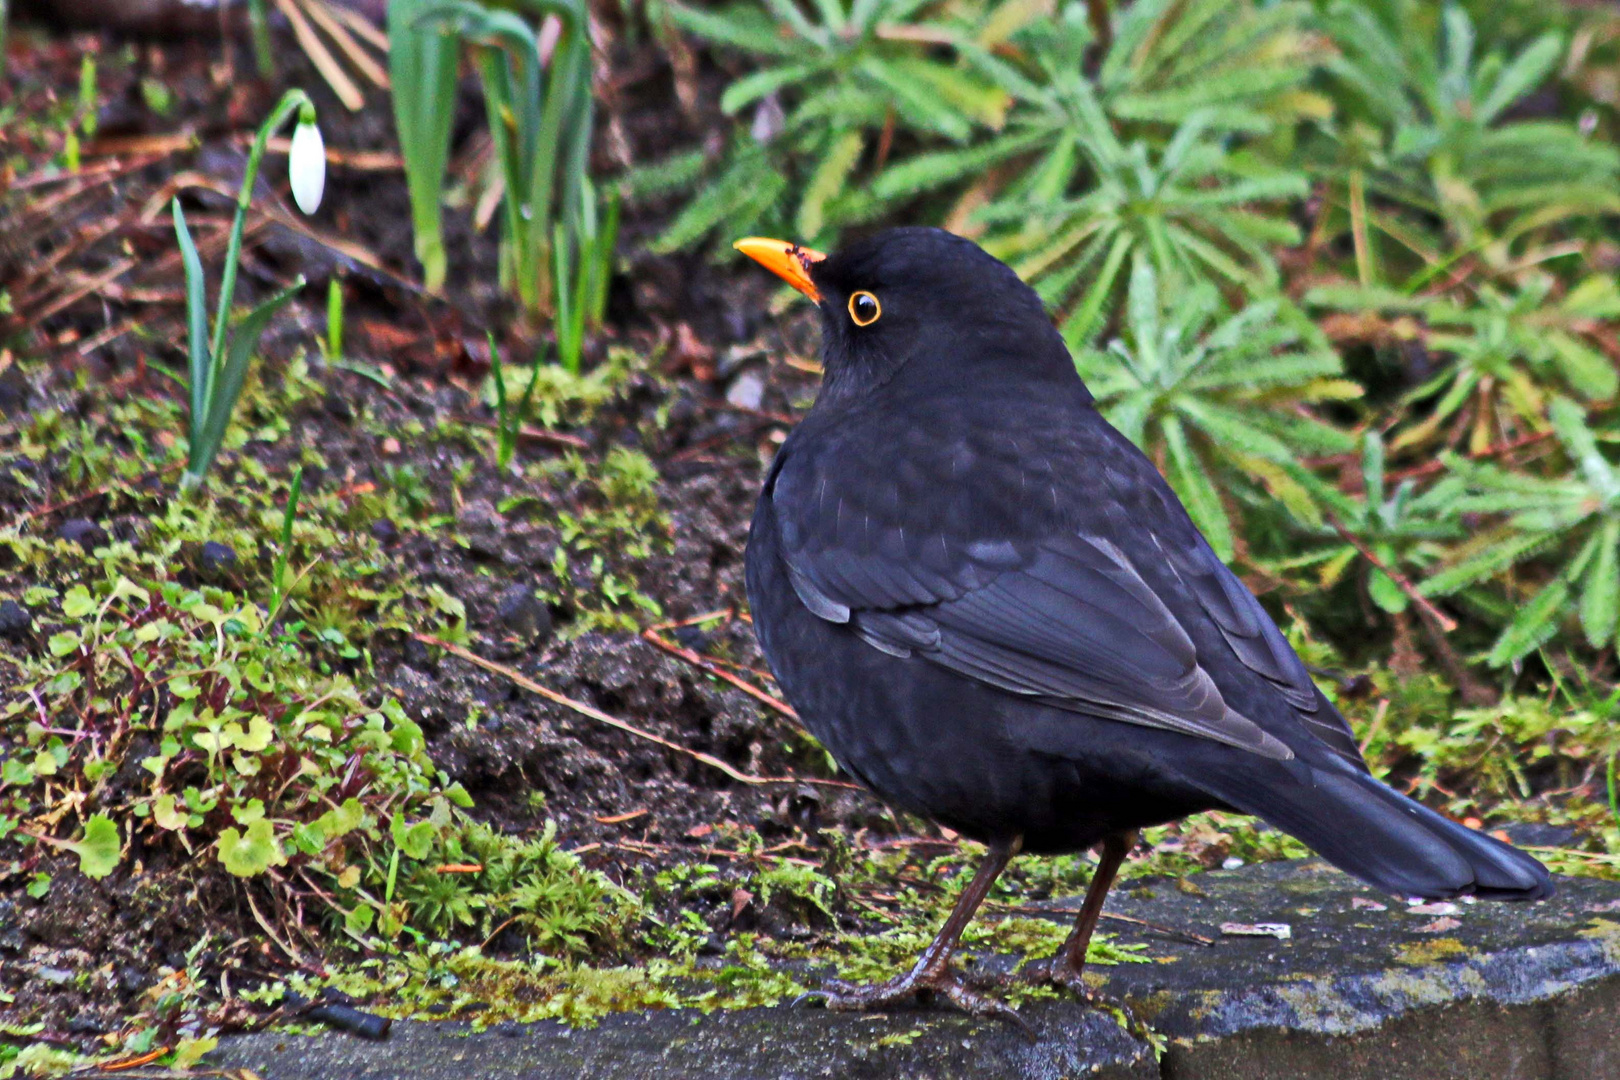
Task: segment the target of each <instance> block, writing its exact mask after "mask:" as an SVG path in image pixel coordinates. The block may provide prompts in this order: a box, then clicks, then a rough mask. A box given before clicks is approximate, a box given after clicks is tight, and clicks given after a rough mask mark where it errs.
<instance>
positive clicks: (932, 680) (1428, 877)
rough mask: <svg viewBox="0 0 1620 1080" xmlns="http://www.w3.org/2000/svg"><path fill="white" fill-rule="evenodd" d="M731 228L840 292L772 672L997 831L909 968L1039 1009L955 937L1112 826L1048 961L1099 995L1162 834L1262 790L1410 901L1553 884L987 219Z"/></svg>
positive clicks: (793, 446) (873, 778) (800, 455)
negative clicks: (1297, 591) (1016, 262)
mask: <svg viewBox="0 0 1620 1080" xmlns="http://www.w3.org/2000/svg"><path fill="white" fill-rule="evenodd" d="M736 247H737V248H738V249H739V250H740V251H742V252H743V253H745V254H747V255H749V256H750V257H752V258H753V259H755V260H756V261H758V262H760V263H762V264H763V265H764V266H765V267H767V268H768V269H770V270H772V271H773V272H775V273H776V274H777V275H779V276H780V277H782V278H783V279H785V280H786V281H787V282H788V283H789V284H791V285H793V286H794V287H795V288H796V289H798V290H799V291H800V292H802V293H804V294H805V295H806V296H808V297H809V298H810V299H811V300H813V301H815V302H816V304H817V306H818V307H819V308H820V311H821V327H822V343H821V362H822V367H823V371H824V375H823V381H822V385H821V389H820V392H819V393H818V395H817V397H816V401H815V404H814V406H813V407H812V408H811V409H810V411H809V412H808V413H807V414H806V415H805V417H804V419H803V420H802V421H800V423H799V424H798V426H797V427H796V428H795V429H794V430H793V432H792V433H791V434H790V435H789V436H788V438H787V441H786V442H784V443H783V444H782V447H781V449H780V451H779V452H778V453H777V455H776V458H775V461H774V462H773V463H772V465H771V467H770V470H769V472H768V473H767V475H766V478H765V483H764V489H763V491H762V492H761V494H760V497H759V502H758V505H757V507H756V509H755V512H754V518H753V522H752V525H751V528H750V530H749V538H748V553H747V587H748V601H749V604H750V605H751V607H752V610H753V618H754V627H755V630H756V632H757V634H758V636H759V642H760V646H761V648H762V650H763V651H764V653H765V657H766V659H767V661H768V662H769V664H770V667H771V671H772V672H773V673H774V674H775V676H776V678H777V680H778V682H779V683H780V684H781V686H782V689H783V691H784V692H785V693H786V696H787V699H788V700H789V701H790V702H791V703H792V704H793V706H794V708H795V709H796V710H797V711H798V713H799V716H800V717H801V718H802V719H803V721H804V723H805V725H806V726H807V727H808V728H809V729H810V731H811V732H812V733H814V735H815V736H816V738H818V739H819V740H821V742H822V744H823V745H824V746H825V747H826V748H827V750H828V751H829V752H831V754H832V755H833V757H834V758H835V759H836V760H837V762H838V764H839V766H840V767H842V768H843V769H844V770H845V771H847V772H848V773H849V774H850V775H851V776H853V777H855V778H857V779H858V780H860V781H861V782H862V783H863V784H865V785H866V786H867V787H870V788H871V789H872V790H873V791H874V792H876V793H877V794H878V795H879V796H881V797H882V798H883V799H885V800H887V801H888V802H890V803H891V804H892V805H895V806H897V807H899V808H901V809H904V810H906V811H909V812H911V813H915V814H919V815H922V816H925V817H929V818H932V819H934V820H935V821H938V822H941V823H943V824H944V825H947V826H949V827H950V828H952V829H954V830H956V831H957V832H958V833H961V834H962V835H964V836H967V837H970V838H972V839H975V840H978V841H981V842H982V843H984V844H985V845H987V846H988V848H989V854H988V855H987V856H986V858H985V859H984V861H983V863H982V864H981V865H980V867H979V869H978V871H977V873H976V874H975V876H974V878H973V880H972V882H971V884H969V885H968V887H967V888H966V889H965V890H964V891H963V893H962V896H961V899H960V901H959V902H958V903H957V905H956V907H955V909H954V910H953V911H952V912H951V914H950V916H949V918H948V919H947V920H946V922H945V924H944V926H943V927H942V928H941V930H940V931H939V934H938V936H937V937H936V938H935V939H934V941H933V942H932V943H931V944H930V945H929V946H928V948H927V949H926V950H924V952H923V953H922V956H921V957H920V958H919V959H918V961H917V963H916V965H915V966H914V967H913V968H912V969H911V970H910V971H909V972H907V973H906V974H904V975H901V976H899V977H897V978H895V979H892V980H890V981H889V982H887V983H883V984H881V985H875V986H855V985H851V984H847V983H840V982H833V983H830V984H829V985H828V987H827V988H826V990H825V992H824V995H823V996H824V997H825V998H826V1001H827V1004H828V1005H829V1006H831V1007H834V1008H862V1007H870V1006H880V1005H884V1004H888V1003H891V1002H896V1001H899V1000H902V999H907V998H910V997H912V996H914V995H922V996H925V997H939V998H944V999H946V1000H948V1001H950V1002H952V1003H954V1004H956V1005H957V1006H958V1007H960V1008H962V1009H965V1010H967V1011H968V1012H971V1013H974V1014H978V1015H991V1014H994V1015H1003V1016H1009V1015H1010V1016H1011V1017H1013V1018H1016V1014H1013V1013H1012V1012H1011V1010H1010V1009H1009V1008H1008V1007H1007V1006H1005V1005H1004V1004H1001V1003H999V1002H997V1001H996V1000H994V999H992V998H990V997H989V996H987V995H985V994H983V993H980V992H979V991H977V990H975V989H973V988H971V987H969V986H967V985H966V984H964V983H962V982H961V981H959V980H958V979H957V978H956V976H955V975H954V974H953V973H952V971H951V969H950V967H949V960H950V954H951V952H952V950H953V949H954V948H955V946H956V943H957V940H958V939H959V937H960V936H961V933H962V931H963V929H964V928H965V926H966V925H967V923H968V921H969V920H970V919H971V918H972V917H973V913H974V910H975V908H977V907H978V905H979V903H980V902H981V901H982V900H983V899H984V897H985V894H986V893H987V892H988V891H989V889H990V886H991V883H992V882H993V881H994V880H995V878H996V876H997V875H998V874H999V873H1000V872H1001V871H1002V869H1003V868H1004V867H1005V866H1006V865H1007V862H1008V860H1009V859H1011V858H1012V856H1013V855H1014V854H1015V853H1017V852H1019V851H1024V852H1031V853H1038V854H1056V853H1063V852H1074V851H1080V850H1084V849H1086V848H1090V847H1093V846H1098V845H1100V847H1101V852H1100V854H1101V859H1100V862H1099V864H1098V866H1097V869H1096V871H1095V873H1094V875H1093V878H1092V882H1091V885H1090V887H1089V889H1088V890H1087V894H1086V897H1085V901H1084V903H1083V905H1082V908H1081V911H1080V913H1079V916H1078V918H1077V920H1076V924H1075V927H1074V930H1073V932H1072V933H1071V934H1070V936H1069V938H1068V941H1067V942H1066V943H1065V944H1064V946H1063V947H1062V948H1061V949H1060V950H1059V951H1058V953H1057V954H1056V955H1055V956H1054V957H1053V958H1052V959H1051V960H1050V961H1047V962H1045V963H1043V964H1040V965H1030V964H1026V965H1025V972H1027V973H1031V974H1033V976H1034V977H1037V978H1039V979H1041V980H1043V981H1050V982H1053V983H1056V984H1058V985H1060V986H1066V987H1069V988H1070V989H1073V990H1075V991H1077V992H1081V993H1084V991H1083V987H1082V983H1081V981H1080V971H1081V965H1082V964H1083V962H1084V960H1085V956H1086V947H1087V944H1088V943H1089V940H1090V937H1091V933H1092V930H1093V929H1094V928H1095V926H1096V922H1097V918H1098V916H1099V915H1100V914H1101V910H1102V905H1103V899H1104V897H1105V895H1106V894H1107V891H1108V888H1109V886H1110V885H1111V884H1112V882H1113V879H1114V875H1115V873H1116V871H1117V870H1118V868H1119V865H1120V863H1121V862H1122V861H1123V859H1124V858H1125V856H1126V854H1127V852H1128V851H1129V850H1130V848H1131V847H1132V846H1133V845H1134V843H1135V833H1136V830H1138V829H1140V828H1142V827H1144V826H1149V825H1157V824H1162V823H1164V822H1168V821H1172V820H1175V819H1177V818H1181V817H1184V816H1186V815H1188V814H1192V813H1195V812H1198V811H1203V810H1227V811H1235V812H1240V813H1245V814H1253V815H1257V816H1259V817H1260V818H1263V819H1264V820H1265V821H1267V822H1269V823H1270V824H1271V825H1273V826H1275V827H1276V828H1278V829H1281V830H1283V831H1284V832H1287V833H1289V834H1291V835H1293V836H1295V837H1297V838H1299V839H1300V840H1301V841H1303V842H1304V843H1306V844H1307V845H1309V846H1310V847H1311V848H1313V849H1315V850H1316V851H1317V852H1318V853H1320V854H1321V855H1322V856H1323V857H1324V858H1325V859H1327V860H1328V861H1329V862H1331V863H1333V864H1334V865H1335V866H1338V867H1339V868H1341V869H1343V870H1345V871H1348V872H1349V873H1351V874H1354V875H1355V876H1357V877H1359V878H1361V879H1362V880H1364V881H1366V882H1368V883H1369V884H1371V885H1374V886H1376V887H1378V888H1380V889H1384V890H1386V891H1388V892H1390V893H1394V894H1396V895H1399V896H1420V897H1425V898H1430V899H1438V898H1445V897H1457V896H1476V897H1479V898H1482V899H1492V900H1535V899H1541V898H1543V897H1547V896H1550V895H1551V894H1552V890H1553V886H1552V881H1551V879H1550V877H1549V876H1548V873H1547V871H1546V868H1545V867H1543V866H1542V865H1541V864H1540V863H1539V862H1537V861H1536V860H1535V859H1533V858H1531V857H1530V856H1528V855H1526V854H1524V853H1522V852H1520V851H1518V850H1516V849H1514V848H1512V847H1510V846H1508V845H1507V844H1504V843H1501V842H1499V841H1497V840H1495V839H1493V838H1491V837H1489V836H1486V835H1484V834H1482V833H1479V832H1476V831H1474V830H1472V829H1468V828H1466V827H1464V826H1462V825H1459V824H1457V823H1455V822H1453V821H1450V820H1448V819H1447V818H1445V817H1442V816H1441V815H1439V814H1437V813H1435V812H1434V811H1432V810H1429V809H1427V808H1425V807H1423V806H1421V805H1420V804H1418V803H1416V802H1414V801H1413V800H1411V799H1408V798H1406V797H1405V796H1403V795H1400V794H1398V793H1397V792H1395V791H1393V790H1391V789H1390V788H1388V787H1386V786H1385V785H1383V784H1382V783H1380V782H1379V781H1377V780H1376V779H1374V778H1373V777H1372V775H1371V774H1370V773H1369V771H1368V769H1367V765H1366V763H1365V762H1364V761H1363V759H1362V757H1361V753H1360V751H1359V749H1358V747H1357V745H1356V741H1355V739H1354V738H1353V736H1352V735H1351V732H1350V728H1349V725H1347V724H1346V723H1345V720H1344V717H1343V716H1341V715H1340V714H1339V711H1338V710H1337V709H1336V708H1334V706H1333V704H1332V703H1331V702H1329V701H1328V700H1327V699H1326V698H1325V697H1324V696H1323V695H1322V693H1321V691H1319V690H1318V689H1317V687H1316V685H1315V684H1314V683H1313V682H1312V681H1311V678H1310V676H1309V675H1308V674H1307V672H1306V669H1305V667H1304V665H1303V664H1302V663H1301V662H1300V660H1299V657H1298V656H1296V655H1295V654H1294V651H1293V649H1292V648H1290V647H1289V645H1288V642H1287V641H1286V640H1285V639H1284V637H1283V636H1282V634H1281V632H1279V631H1278V629H1277V627H1276V625H1275V624H1274V623H1273V622H1272V620H1271V618H1270V616H1268V615H1267V614H1266V611H1265V609H1264V608H1262V607H1261V605H1260V603H1259V601H1257V600H1256V599H1255V598H1254V596H1253V595H1252V594H1251V593H1250V592H1249V591H1248V589H1246V588H1245V587H1244V585H1243V583H1242V582H1241V581H1239V580H1238V578H1237V577H1236V575H1234V574H1233V573H1232V572H1231V571H1230V570H1228V569H1227V568H1226V566H1225V565H1223V564H1222V562H1221V561H1220V559H1219V558H1217V557H1216V555H1215V553H1214V551H1213V550H1211V548H1210V546H1209V544H1208V543H1207V542H1206V541H1205V539H1204V537H1203V536H1202V534H1200V533H1199V531H1198V529H1197V527H1196V526H1195V525H1194V524H1193V522H1192V520H1191V519H1190V518H1189V517H1188V515H1187V512H1186V510H1185V509H1184V508H1183V507H1182V505H1181V502H1180V501H1179V500H1178V499H1177V498H1176V496H1175V493H1174V492H1173V491H1172V490H1171V489H1170V487H1169V485H1168V484H1167V483H1166V482H1165V480H1164V478H1163V477H1162V476H1160V474H1159V472H1158V470H1157V469H1156V468H1155V467H1154V465H1153V463H1152V462H1151V461H1150V460H1149V459H1148V458H1147V457H1146V456H1145V455H1143V454H1142V452H1141V451H1140V450H1138V449H1137V448H1136V447H1135V446H1134V445H1133V444H1132V443H1131V442H1130V440H1128V439H1127V438H1125V437H1124V436H1123V435H1121V434H1120V433H1119V432H1118V431H1117V430H1115V429H1114V428H1113V427H1112V426H1110V425H1109V423H1108V422H1107V421H1106V420H1104V419H1103V417H1102V416H1101V415H1100V414H1099V413H1098V412H1097V410H1096V409H1095V407H1094V405H1093V399H1092V396H1091V394H1090V392H1089V391H1088V390H1087V389H1086V387H1085V384H1084V383H1083V382H1082V381H1081V379H1080V377H1079V375H1078V374H1077V373H1076V371H1075V366H1074V362H1073V359H1072V358H1071V357H1070V355H1069V352H1068V349H1067V347H1066V346H1065V344H1064V342H1063V339H1062V337H1061V336H1059V334H1058V333H1057V331H1056V330H1055V329H1054V328H1053V326H1052V323H1051V321H1050V319H1049V318H1048V317H1047V314H1046V312H1045V310H1044V309H1043V307H1042V305H1041V301H1040V299H1039V298H1038V297H1037V296H1036V294H1035V292H1034V291H1033V290H1032V289H1030V288H1029V287H1028V286H1027V285H1025V284H1024V283H1023V282H1022V281H1020V280H1019V278H1018V276H1017V275H1016V274H1015V273H1014V272H1013V271H1012V270H1011V269H1010V268H1008V267H1007V266H1006V265H1004V264H1003V263H1001V262H1000V261H998V260H997V259H995V258H994V257H992V256H991V255H989V254H988V253H986V252H985V251H984V250H983V249H981V248H980V247H978V246H977V245H976V244H974V243H972V242H971V241H969V240H966V239H963V238H961V237H958V236H955V235H952V234H951V233H948V232H945V231H943V230H939V229H926V228H905V229H893V230H889V231H886V232H881V233H878V234H876V235H874V236H872V237H871V238H869V239H866V240H862V241H860V242H858V243H855V244H852V245H851V246H849V247H847V248H845V249H844V250H842V251H839V252H838V253H836V254H834V255H830V256H824V255H822V254H820V253H819V252H815V251H810V250H808V249H806V248H803V247H800V246H798V245H796V244H792V243H788V242H785V241H781V240H769V239H762V238H751V239H747V240H742V241H739V242H738V243H737V244H736Z"/></svg>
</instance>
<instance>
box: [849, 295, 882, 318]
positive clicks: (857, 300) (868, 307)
mask: <svg viewBox="0 0 1620 1080" xmlns="http://www.w3.org/2000/svg"><path fill="white" fill-rule="evenodd" d="M882 314H883V305H882V304H880V303H878V298H877V297H875V296H873V295H872V294H871V293H869V292H867V291H866V290H864V289H862V290H861V291H860V292H858V293H855V294H854V295H852V296H851V297H850V298H849V317H850V318H851V319H853V320H854V322H855V325H856V326H871V325H872V324H873V323H875V322H877V321H878V318H879V317H880V316H881V315H882Z"/></svg>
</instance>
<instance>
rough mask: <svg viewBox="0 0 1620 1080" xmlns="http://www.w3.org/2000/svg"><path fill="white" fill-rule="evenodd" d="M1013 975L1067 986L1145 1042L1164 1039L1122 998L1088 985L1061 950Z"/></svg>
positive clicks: (1030, 963) (1063, 987)
mask: <svg viewBox="0 0 1620 1080" xmlns="http://www.w3.org/2000/svg"><path fill="white" fill-rule="evenodd" d="M1012 978H1013V979H1015V980H1017V981H1019V982H1023V983H1032V984H1034V985H1036V986H1051V987H1055V988H1056V989H1058V990H1067V991H1068V992H1069V993H1071V994H1073V995H1074V996H1075V997H1077V998H1079V999H1080V1002H1081V1003H1082V1004H1083V1005H1086V1006H1087V1007H1089V1008H1093V1009H1097V1010H1098V1011H1100V1012H1105V1013H1108V1014H1109V1015H1110V1016H1112V1017H1113V1018H1114V1019H1115V1020H1117V1021H1119V1026H1120V1027H1122V1028H1124V1029H1125V1030H1126V1031H1128V1032H1130V1033H1131V1034H1132V1035H1134V1036H1136V1037H1137V1038H1138V1039H1141V1040H1142V1041H1144V1042H1147V1043H1150V1044H1153V1045H1155V1046H1156V1045H1158V1044H1159V1042H1160V1041H1161V1040H1160V1038H1159V1036H1158V1035H1156V1034H1155V1033H1154V1031H1153V1029H1152V1028H1150V1027H1148V1025H1147V1022H1146V1021H1144V1020H1143V1019H1142V1018H1141V1017H1139V1016H1137V1015H1136V1013H1135V1012H1134V1011H1133V1010H1132V1009H1131V1007H1130V1006H1129V1005H1127V1004H1125V1002H1124V1001H1122V1000H1120V999H1119V998H1116V997H1113V996H1111V995H1109V994H1105V993H1103V992H1102V991H1100V990H1095V989H1093V988H1092V987H1090V986H1087V985H1086V982H1085V979H1084V978H1083V977H1082V976H1081V971H1080V968H1078V967H1076V966H1075V965H1074V964H1071V963H1070V962H1069V961H1068V958H1067V957H1066V956H1065V955H1064V953H1063V951H1062V950H1060V951H1059V952H1058V954H1057V955H1056V956H1053V957H1050V958H1048V959H1046V960H1032V961H1030V962H1028V963H1026V964H1025V965H1024V966H1023V967H1021V968H1019V969H1018V971H1017V972H1015V973H1014V974H1013V975H1012Z"/></svg>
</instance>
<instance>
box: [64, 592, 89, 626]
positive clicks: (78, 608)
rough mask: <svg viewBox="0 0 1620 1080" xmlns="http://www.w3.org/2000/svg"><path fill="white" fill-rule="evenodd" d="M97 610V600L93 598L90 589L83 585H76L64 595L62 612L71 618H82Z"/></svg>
mask: <svg viewBox="0 0 1620 1080" xmlns="http://www.w3.org/2000/svg"><path fill="white" fill-rule="evenodd" d="M95 610H96V602H95V600H93V599H91V596H90V590H89V589H87V588H85V587H84V586H83V585H75V586H73V588H71V589H69V590H68V591H67V595H66V596H64V597H62V614H63V615H66V616H67V617H68V618H70V619H82V618H84V617H85V616H87V615H90V614H91V613H93V612H94V611H95Z"/></svg>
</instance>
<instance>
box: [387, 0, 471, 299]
mask: <svg viewBox="0 0 1620 1080" xmlns="http://www.w3.org/2000/svg"><path fill="white" fill-rule="evenodd" d="M431 6H432V0H389V3H388V42H389V50H388V73H389V78H390V81H391V82H392V83H393V86H394V92H393V95H392V100H393V106H394V125H395V127H396V128H397V129H398V131H399V145H400V151H401V154H402V156H403V157H404V159H405V184H406V188H407V190H408V191H409V194H410V201H411V227H412V232H413V234H414V236H415V245H416V257H417V260H418V261H419V262H421V263H422V274H423V280H424V284H426V286H427V289H428V291H429V292H439V291H440V290H441V289H443V287H444V279H445V274H446V270H447V264H446V259H445V251H444V220H443V210H442V202H443V194H444V172H445V166H446V165H447V163H448V162H449V159H450V127H451V122H452V121H453V120H454V119H455V111H456V69H457V67H458V65H459V64H460V60H461V47H460V42H459V41H458V40H457V39H456V37H455V35H453V34H450V33H447V32H446V31H445V30H444V29H443V27H441V26H438V25H433V24H431V23H425V22H423V21H422V16H423V14H424V13H425V12H426V11H427V10H428V8H430V7H431Z"/></svg>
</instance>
